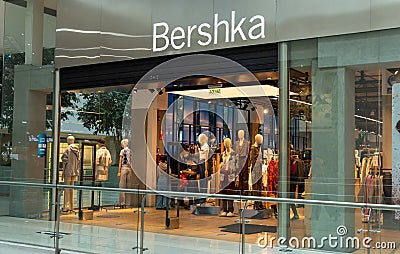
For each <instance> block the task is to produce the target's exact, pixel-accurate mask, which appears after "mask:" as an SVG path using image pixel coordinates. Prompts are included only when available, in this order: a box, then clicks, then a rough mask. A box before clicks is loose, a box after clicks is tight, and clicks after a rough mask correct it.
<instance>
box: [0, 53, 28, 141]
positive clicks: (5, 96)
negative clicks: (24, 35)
mask: <svg viewBox="0 0 400 254" xmlns="http://www.w3.org/2000/svg"><path fill="white" fill-rule="evenodd" d="M24 61H25V54H23V53H18V54H12V55H6V54H5V55H4V58H3V83H2V88H1V119H0V123H1V128H2V129H7V131H8V132H9V133H11V132H12V126H13V112H14V66H15V65H21V64H23V63H24Z"/></svg>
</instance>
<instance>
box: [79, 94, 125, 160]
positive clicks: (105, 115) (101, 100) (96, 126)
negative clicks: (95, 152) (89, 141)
mask: <svg viewBox="0 0 400 254" xmlns="http://www.w3.org/2000/svg"><path fill="white" fill-rule="evenodd" d="M82 96H83V99H84V102H83V106H82V107H80V108H78V120H79V121H82V123H83V126H84V127H86V128H87V129H89V130H93V134H94V135H98V134H107V135H112V136H113V138H114V143H115V151H118V150H119V147H120V142H121V140H122V136H123V134H124V133H123V131H124V130H123V128H122V120H123V118H124V111H125V105H126V102H127V100H128V98H129V96H130V94H129V93H128V92H119V91H111V92H105V93H92V94H83V95H82ZM118 156H119V154H118V153H117V157H118ZM116 161H117V160H116Z"/></svg>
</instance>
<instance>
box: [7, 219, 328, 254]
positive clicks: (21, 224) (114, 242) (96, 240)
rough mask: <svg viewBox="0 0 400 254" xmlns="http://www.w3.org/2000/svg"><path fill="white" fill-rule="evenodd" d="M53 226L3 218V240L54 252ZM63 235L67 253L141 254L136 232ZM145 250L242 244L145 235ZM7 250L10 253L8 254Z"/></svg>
mask: <svg viewBox="0 0 400 254" xmlns="http://www.w3.org/2000/svg"><path fill="white" fill-rule="evenodd" d="M54 226H55V224H54V222H50V221H42V220H32V219H22V218H13V217H0V240H1V241H11V242H14V243H15V242H17V243H18V242H19V243H24V244H32V245H36V246H45V247H49V248H53V247H54V246H55V245H54V244H55V239H54V238H51V237H50V236H49V235H47V234H46V231H50V232H51V231H53V230H54ZM38 232H41V233H38ZM60 232H62V233H65V234H67V235H64V236H63V238H62V239H60V247H61V248H62V249H64V250H72V251H79V252H86V253H114V254H118V253H121V254H122V253H124V254H126V253H138V252H136V251H134V250H132V248H133V247H135V246H137V235H136V232H135V231H132V230H125V229H115V228H106V227H100V226H90V225H83V224H70V223H61V224H60ZM0 244H1V243H0ZM144 247H145V248H148V250H147V251H145V253H146V254H172V253H185V254H200V253H202V254H203V253H212V254H222V253H227V254H228V253H229V254H233V253H239V250H240V243H238V242H231V241H223V240H211V239H204V238H194V237H186V236H176V235H167V234H157V233H145V237H144ZM21 248H22V250H25V249H26V248H28V247H26V246H24V247H21V246H15V245H14V246H7V247H4V248H1V249H0V253H16V254H17V253H27V252H18V251H21ZM24 248H25V249H24ZM8 250H9V252H7V251H8ZM41 250H42V251H43V252H35V251H37V250H35V249H32V251H30V252H29V253H34V254H36V253H47V252H44V249H41ZM3 251H4V252H3ZM310 252H311V251H310V250H306V251H302V250H293V251H291V253H310ZM50 253H51V252H50ZM64 253H65V252H64ZM246 253H252V254H253V253H257V254H261V253H272V254H277V253H282V251H280V250H279V249H277V248H274V249H262V248H260V247H258V246H257V245H255V244H254V245H253V244H246ZM318 253H321V252H318Z"/></svg>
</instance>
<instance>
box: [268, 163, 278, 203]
mask: <svg viewBox="0 0 400 254" xmlns="http://www.w3.org/2000/svg"><path fill="white" fill-rule="evenodd" d="M267 170H268V188H267V191H268V193H270V194H275V195H276V194H278V161H277V160H274V159H272V160H270V162H269V163H268V169H267Z"/></svg>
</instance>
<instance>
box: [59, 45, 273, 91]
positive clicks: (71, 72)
mask: <svg viewBox="0 0 400 254" xmlns="http://www.w3.org/2000/svg"><path fill="white" fill-rule="evenodd" d="M199 53H200V54H211V55H217V56H222V57H225V58H228V59H231V60H232V61H235V62H237V63H239V64H241V65H243V66H244V67H245V68H247V69H248V70H249V71H250V72H253V73H256V72H265V71H277V70H278V44H276V43H273V44H262V45H252V46H243V47H235V48H228V49H217V50H209V51H201V52H195V53H187V54H179V55H168V56H159V57H149V58H141V59H133V60H126V61H116V62H108V63H99V64H90V65H82V66H73V67H65V68H61V69H60V89H61V90H62V91H67V90H78V89H85V88H97V87H98V88H100V87H110V86H119V85H126V84H136V83H137V82H138V81H139V80H140V79H141V78H142V77H143V76H144V75H145V74H146V73H147V72H148V71H150V70H151V69H153V68H154V67H156V66H158V65H159V64H161V63H164V62H166V61H168V60H171V59H174V58H177V57H181V56H185V55H193V54H199Z"/></svg>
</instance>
